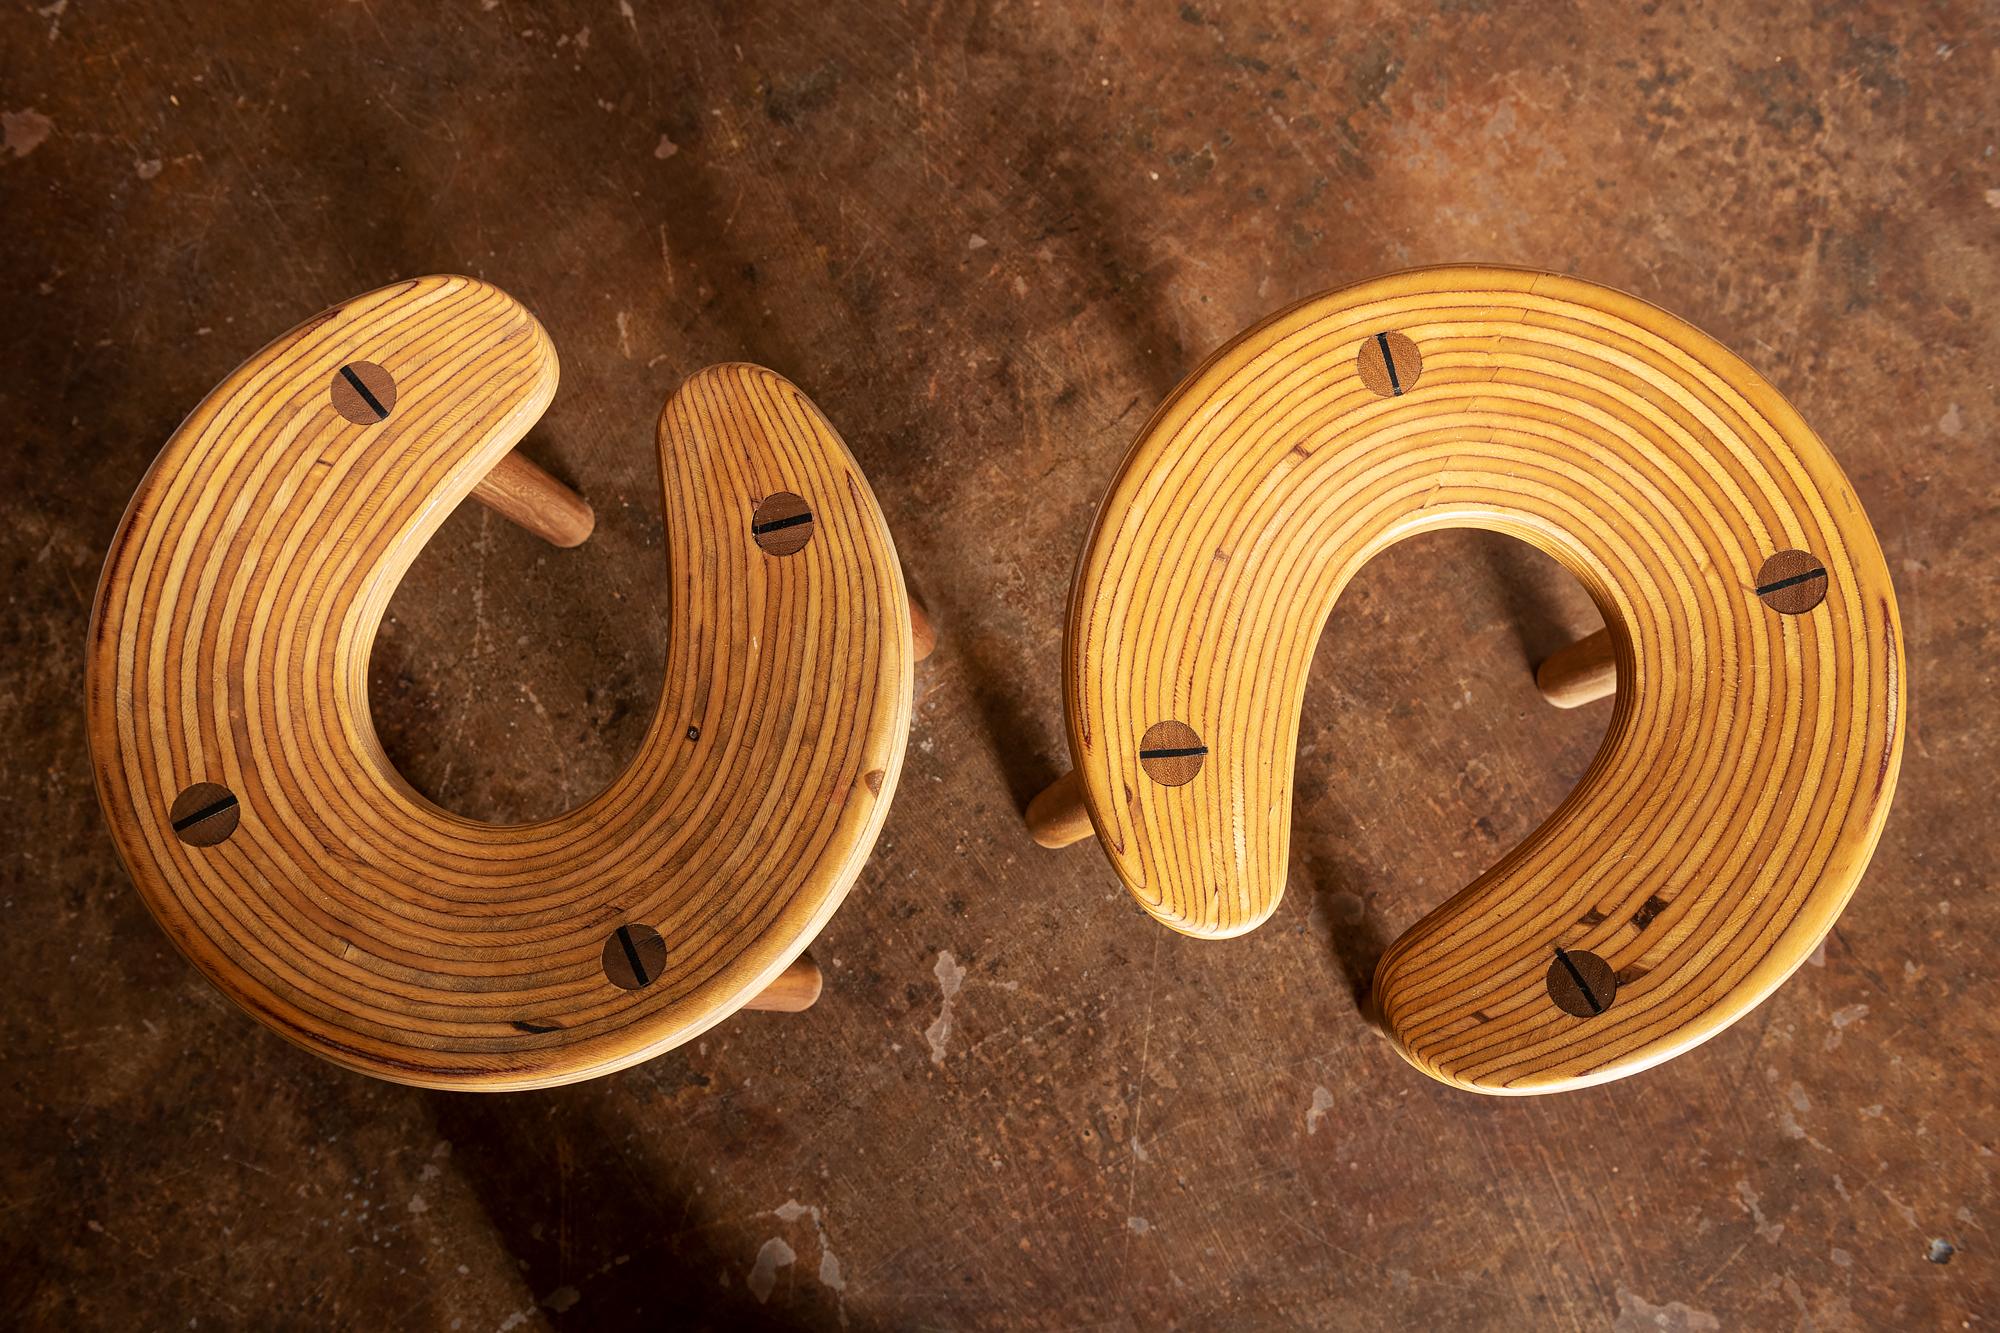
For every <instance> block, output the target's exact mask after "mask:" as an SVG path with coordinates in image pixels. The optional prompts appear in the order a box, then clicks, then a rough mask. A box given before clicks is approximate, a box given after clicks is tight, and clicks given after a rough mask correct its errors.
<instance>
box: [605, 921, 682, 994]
mask: <svg viewBox="0 0 2000 1333" xmlns="http://www.w3.org/2000/svg"><path fill="white" fill-rule="evenodd" d="M666 970H667V942H666V941H665V940H663V939H661V938H660V932H659V931H657V930H654V929H653V928H652V927H651V926H641V925H637V924H635V923H632V922H627V923H626V924H624V925H622V926H620V927H618V929H616V930H614V931H612V932H611V936H610V938H609V939H607V940H605V941H604V975H605V976H606V977H609V978H610V980H611V984H612V985H614V986H618V987H620V988H622V989H624V990H640V989H643V988H644V987H647V986H650V985H652V984H653V983H654V982H656V981H658V980H659V979H660V974H661V973H663V972H665V971H666Z"/></svg>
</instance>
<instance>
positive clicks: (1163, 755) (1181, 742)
mask: <svg viewBox="0 0 2000 1333" xmlns="http://www.w3.org/2000/svg"><path fill="white" fill-rule="evenodd" d="M1207 757H1208V747H1207V746H1206V745H1203V744H1202V743H1201V737H1199V736H1197V735H1196V734H1195V731H1194V728H1193V727H1190V726H1189V725H1188V724H1187V723H1185V722H1155V723H1154V724H1153V725H1152V726H1150V727H1147V728H1146V734H1145V735H1144V736H1141V737H1140V738H1139V767H1140V768H1143V769H1145V770H1146V776H1147V777H1149V778H1151V779H1152V780H1153V781H1155V782H1157V783H1159V784H1160V785H1161V786H1162V787H1181V786H1185V785H1187V784H1188V783H1190V782H1193V781H1194V779H1195V775H1196V774H1197V773H1199V772H1201V765H1202V761H1203V760H1205V759H1207Z"/></svg>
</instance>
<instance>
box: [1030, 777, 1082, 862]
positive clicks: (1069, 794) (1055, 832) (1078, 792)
mask: <svg viewBox="0 0 2000 1333" xmlns="http://www.w3.org/2000/svg"><path fill="white" fill-rule="evenodd" d="M1096 833H1097V830H1096V829H1095V828H1094V827H1092V825H1091V822H1090V812H1089V811H1087V810H1085V809H1084V808H1083V783H1082V782H1081V781H1080V780H1079V779H1078V778H1077V776H1076V773H1075V772H1074V771H1071V772H1068V773H1065V774H1063V775H1062V776H1061V777H1059V778H1057V779H1056V780H1055V781H1054V782H1052V783H1050V784H1049V785H1048V786H1047V787H1046V788H1044V789H1043V790H1042V791H1041V793H1040V794H1038V795H1037V796H1036V797H1035V799H1034V800H1032V801H1030V802H1028V836H1030V837H1032V838H1033V839H1034V840H1035V841H1036V842H1038V843H1040V844H1041V845H1042V846H1044V847H1067V846H1069V845H1070V844H1071V843H1073V842H1082V841H1083V840H1084V839H1085V838H1089V837H1093V836H1095V835H1096Z"/></svg>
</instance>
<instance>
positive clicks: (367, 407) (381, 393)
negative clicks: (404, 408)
mask: <svg viewBox="0 0 2000 1333" xmlns="http://www.w3.org/2000/svg"><path fill="white" fill-rule="evenodd" d="M327 392H328V393H329V395H330V396H331V397H332V399H333V410H334V411H336V412H338V413H340V415H342V416H344V417H346V418H347V419H348V420H349V421H352V422H353V423H354V424H355V425H357V426H372V425H374V424H375V423H376V422H378V421H385V420H387V419H388V416H389V414H390V413H391V412H393V411H395V410H396V377H395V376H394V375H391V374H390V373H389V372H388V371H386V370H384V369H382V367H380V366H378V365H376V364H375V363H374V362H373V361H350V362H348V363H347V364H346V365H344V366H342V367H341V368H340V369H339V370H336V371H334V372H333V383H332V385H331V386H330V387H329V389H328V391H327Z"/></svg>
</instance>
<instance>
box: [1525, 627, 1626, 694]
mask: <svg viewBox="0 0 2000 1333" xmlns="http://www.w3.org/2000/svg"><path fill="white" fill-rule="evenodd" d="M1535 684H1536V686H1537V687H1538V688H1540V690H1541V692H1542V697H1543V698H1544V699H1547V700H1548V701H1549V702H1550V703H1552V704H1554V705H1555V706H1556V707H1557V708H1580V707H1582V706H1583V705H1584V704H1587V703H1595V702H1596V701H1597V700H1599V699H1602V698H1605V697H1607V696H1609V695H1612V694H1616V693H1617V692H1618V663H1617V660H1616V659H1615V658H1614V657H1613V655H1612V652H1611V631H1610V630H1608V629H1601V630H1599V631H1597V633H1595V634H1592V635H1590V636H1589V637H1588V638H1582V639H1578V640H1577V641H1576V642H1575V643H1573V644H1571V645H1570V646H1569V647H1567V648H1563V649H1560V650H1558V651H1557V652H1555V653H1554V654H1552V655H1551V656H1550V657H1549V660H1548V661H1546V662H1544V663H1542V664H1541V665H1540V666H1539V667H1537V668H1535Z"/></svg>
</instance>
